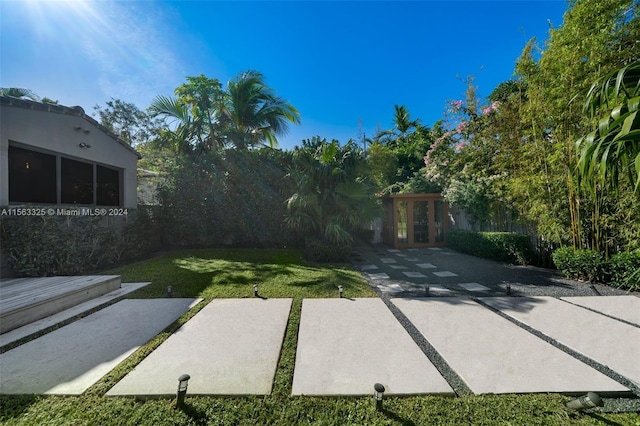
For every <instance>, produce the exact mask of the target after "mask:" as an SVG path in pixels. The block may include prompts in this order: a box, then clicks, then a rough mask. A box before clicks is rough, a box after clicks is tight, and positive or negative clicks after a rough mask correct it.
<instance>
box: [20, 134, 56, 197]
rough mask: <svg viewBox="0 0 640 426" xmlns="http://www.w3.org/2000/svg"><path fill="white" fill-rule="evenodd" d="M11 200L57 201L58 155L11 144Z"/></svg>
mask: <svg viewBox="0 0 640 426" xmlns="http://www.w3.org/2000/svg"><path fill="white" fill-rule="evenodd" d="M9 201H11V202H22V203H51V204H54V203H56V201H57V195H56V157H55V156H53V155H48V154H43V153H41V152H35V151H30V150H28V149H22V148H17V147H14V146H10V147H9Z"/></svg>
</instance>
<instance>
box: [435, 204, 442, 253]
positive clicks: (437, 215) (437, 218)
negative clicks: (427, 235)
mask: <svg viewBox="0 0 640 426" xmlns="http://www.w3.org/2000/svg"><path fill="white" fill-rule="evenodd" d="M434 204H435V205H434V206H433V208H434V210H435V212H434V216H435V225H436V243H443V242H444V202H443V201H436V202H435V203H434Z"/></svg>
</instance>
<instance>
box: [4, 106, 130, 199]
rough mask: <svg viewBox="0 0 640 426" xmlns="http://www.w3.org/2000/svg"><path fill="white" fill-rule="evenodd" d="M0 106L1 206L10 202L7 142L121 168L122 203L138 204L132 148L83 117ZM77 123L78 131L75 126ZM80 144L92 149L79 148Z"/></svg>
mask: <svg viewBox="0 0 640 426" xmlns="http://www.w3.org/2000/svg"><path fill="white" fill-rule="evenodd" d="M0 108H1V109H0V206H7V205H8V204H9V160H8V148H9V141H11V142H12V143H16V146H18V147H23V148H29V147H32V148H35V149H36V150H40V151H43V152H47V153H52V154H61V155H63V156H65V157H67V158H72V159H78V160H88V161H91V162H95V163H98V164H103V165H107V166H111V167H116V168H118V169H121V170H122V201H123V206H124V207H128V208H135V207H136V206H137V199H136V198H137V194H136V191H137V176H136V167H137V160H138V155H137V154H136V153H135V152H134V151H133V150H131V149H130V148H127V147H125V146H124V145H123V144H121V143H120V142H118V141H117V140H116V139H114V138H113V137H112V136H111V135H109V134H107V133H106V132H104V131H103V130H101V129H100V128H99V127H98V126H96V125H95V124H93V123H92V122H90V120H87V119H85V118H84V117H80V116H75V115H70V114H61V113H57V112H48V111H39V110H32V109H27V108H22V107H16V106H9V105H2V106H1V107H0ZM78 126H79V127H80V128H81V129H80V130H76V129H75V128H76V127H78ZM86 131H88V133H87V132H86ZM81 143H85V144H88V145H90V146H91V148H81V147H80V144H81ZM18 144H19V145H18Z"/></svg>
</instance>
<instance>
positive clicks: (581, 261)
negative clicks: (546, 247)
mask: <svg viewBox="0 0 640 426" xmlns="http://www.w3.org/2000/svg"><path fill="white" fill-rule="evenodd" d="M552 258H553V263H555V265H556V267H557V268H558V269H559V270H560V271H561V272H562V273H563V274H564V275H565V276H567V277H568V278H572V279H576V280H583V281H592V282H595V281H597V282H604V281H605V276H606V269H607V267H606V262H605V260H604V257H603V256H602V254H600V253H599V252H597V251H595V250H589V249H579V250H574V249H573V248H572V247H561V248H559V249H557V250H555V251H554V252H553V254H552Z"/></svg>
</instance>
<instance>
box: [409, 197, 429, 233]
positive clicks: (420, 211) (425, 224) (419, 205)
mask: <svg viewBox="0 0 640 426" xmlns="http://www.w3.org/2000/svg"><path fill="white" fill-rule="evenodd" d="M413 242H414V243H416V244H419V243H422V244H424V243H428V242H429V204H428V201H415V202H414V203H413Z"/></svg>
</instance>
